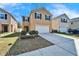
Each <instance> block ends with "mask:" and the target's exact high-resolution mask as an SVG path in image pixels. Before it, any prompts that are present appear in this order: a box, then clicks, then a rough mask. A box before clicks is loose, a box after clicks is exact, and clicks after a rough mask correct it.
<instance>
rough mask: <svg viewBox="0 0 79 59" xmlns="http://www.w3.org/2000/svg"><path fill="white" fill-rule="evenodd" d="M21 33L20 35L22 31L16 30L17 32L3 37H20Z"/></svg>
mask: <svg viewBox="0 0 79 59" xmlns="http://www.w3.org/2000/svg"><path fill="white" fill-rule="evenodd" d="M19 35H20V32H15V33H13V34H10V35H7V36H4V37H3V38H5V37H18V36H19Z"/></svg>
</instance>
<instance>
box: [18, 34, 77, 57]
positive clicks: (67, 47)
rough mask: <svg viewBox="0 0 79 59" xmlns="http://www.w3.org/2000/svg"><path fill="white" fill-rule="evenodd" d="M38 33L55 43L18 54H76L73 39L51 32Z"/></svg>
mask: <svg viewBox="0 0 79 59" xmlns="http://www.w3.org/2000/svg"><path fill="white" fill-rule="evenodd" d="M39 35H40V36H41V37H43V38H45V39H46V40H48V41H50V42H52V43H54V44H55V45H52V46H49V47H46V48H42V49H38V50H35V51H31V52H26V53H23V54H20V55H18V56H76V55H77V53H76V49H75V44H74V40H71V39H68V38H64V37H62V36H59V35H56V34H51V33H47V34H46V33H45V34H39Z"/></svg>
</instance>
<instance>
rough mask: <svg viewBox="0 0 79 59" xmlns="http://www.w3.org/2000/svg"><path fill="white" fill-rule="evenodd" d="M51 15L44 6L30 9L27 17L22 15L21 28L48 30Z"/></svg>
mask: <svg viewBox="0 0 79 59" xmlns="http://www.w3.org/2000/svg"><path fill="white" fill-rule="evenodd" d="M51 17H52V14H51V13H50V12H49V11H48V10H46V9H45V8H39V9H36V10H32V11H31V13H30V16H29V17H23V22H22V30H24V31H26V30H28V29H29V31H32V30H37V31H39V32H49V28H50V22H51ZM27 28H28V29H27Z"/></svg>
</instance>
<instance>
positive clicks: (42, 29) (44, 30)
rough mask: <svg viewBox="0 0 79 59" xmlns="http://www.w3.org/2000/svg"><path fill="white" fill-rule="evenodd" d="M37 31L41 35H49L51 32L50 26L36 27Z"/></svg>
mask: <svg viewBox="0 0 79 59" xmlns="http://www.w3.org/2000/svg"><path fill="white" fill-rule="evenodd" d="M36 30H37V31H38V32H39V33H48V32H49V26H45V25H37V26H36Z"/></svg>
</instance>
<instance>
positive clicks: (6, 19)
mask: <svg viewBox="0 0 79 59" xmlns="http://www.w3.org/2000/svg"><path fill="white" fill-rule="evenodd" d="M17 30H18V22H17V21H16V19H15V18H14V17H13V15H11V14H10V13H9V12H7V11H5V10H3V9H1V8H0V32H16V31H17Z"/></svg>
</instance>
